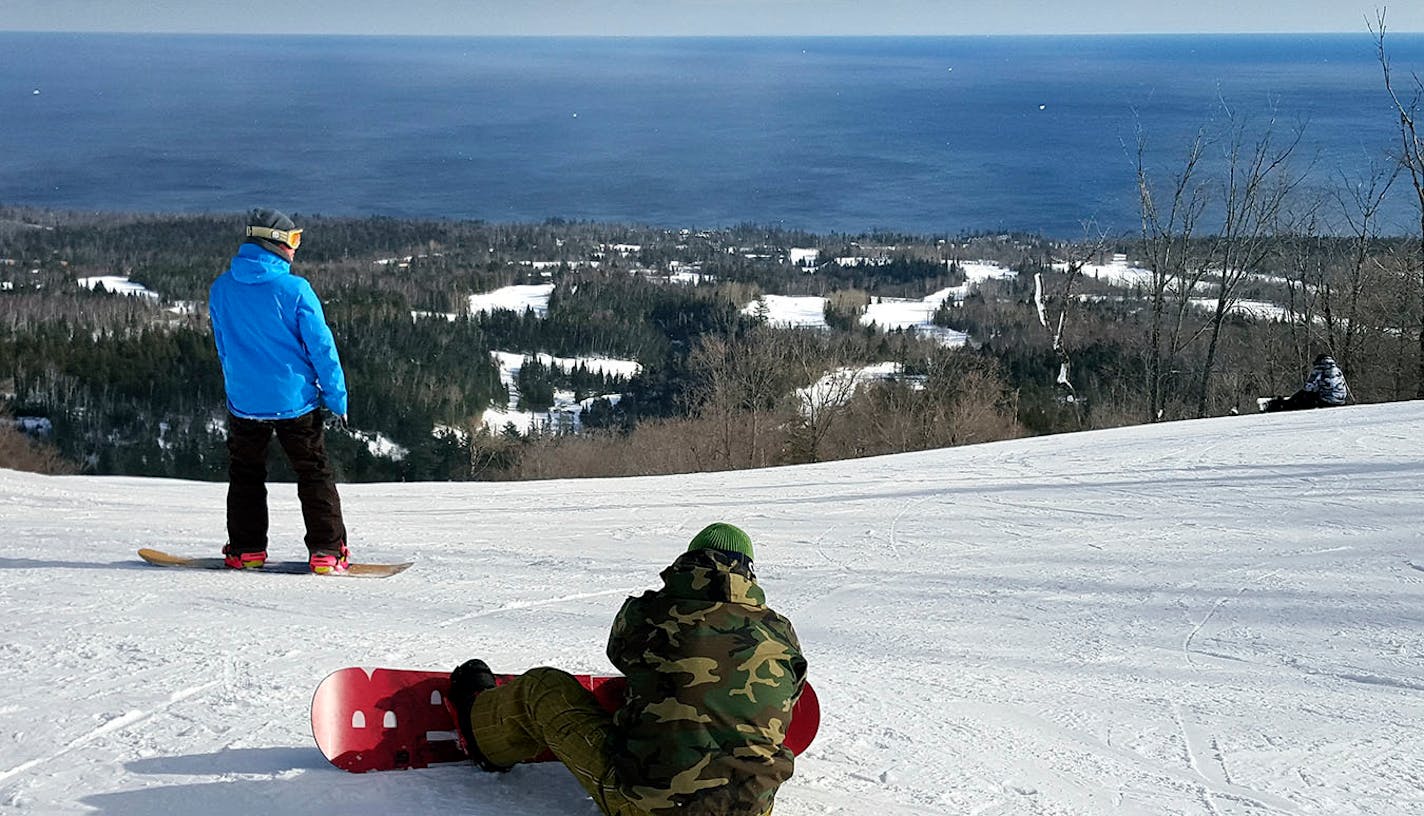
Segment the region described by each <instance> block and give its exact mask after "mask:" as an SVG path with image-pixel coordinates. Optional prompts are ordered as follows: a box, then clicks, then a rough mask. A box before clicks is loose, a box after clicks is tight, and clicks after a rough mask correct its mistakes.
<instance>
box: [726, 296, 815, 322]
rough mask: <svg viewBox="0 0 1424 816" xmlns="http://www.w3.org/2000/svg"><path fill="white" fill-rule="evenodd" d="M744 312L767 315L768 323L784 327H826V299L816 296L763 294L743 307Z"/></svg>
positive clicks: (755, 315) (758, 315)
mask: <svg viewBox="0 0 1424 816" xmlns="http://www.w3.org/2000/svg"><path fill="white" fill-rule="evenodd" d="M742 314H744V315H751V316H753V317H762V316H765V317H766V322H767V325H770V326H776V327H777V328H782V329H825V328H829V327H828V326H827V325H826V299H825V298H823V297H815V296H810V295H808V296H794V295H762V296H761V297H759V298H757V299H756V300H754V301H752V302H751V303H748V304H747V305H745V306H743V307H742Z"/></svg>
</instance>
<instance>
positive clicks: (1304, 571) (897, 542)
mask: <svg viewBox="0 0 1424 816" xmlns="http://www.w3.org/2000/svg"><path fill="white" fill-rule="evenodd" d="M1421 488H1424V404H1421V403H1407V404H1395V405H1386V406H1361V407H1350V408H1342V409H1335V410H1330V411H1316V412H1309V413H1303V414H1296V415H1272V416H1251V417H1237V418H1224V419H1212V420H1205V421H1197V422H1180V423H1172V424H1165V425H1159V426H1154V427H1142V428H1130V429H1122V430H1116V431H1107V432H1096V433H1084V434H1074V435H1065V436H1057V437H1045V438H1037V439H1029V440H1022V441H1016V442H1008V443H1001V444H993V445H981V446H976V447H968V448H959V449H952V450H940V451H932V452H925V453H919V454H911V455H902V456H892V457H884V458H877V459H866V460H860V461H851V462H838V463H831V464H824V465H815V466H806V467H796V468H783V469H775V470H763V471H753V472H742V473H729V474H703V475H694V476H677V477H669V478H646V479H620V480H587V481H569V482H535V483H522V484H386V485H348V486H344V487H343V497H344V500H345V503H346V512H347V518H348V524H349V527H350V529H351V535H352V539H353V547H354V550H355V552H356V553H357V555H359V556H360V557H362V558H363V559H366V560H405V559H413V560H414V561H415V562H416V565H415V566H414V567H413V568H412V569H410V570H409V571H407V572H406V573H404V574H402V575H399V576H396V577H394V578H391V579H387V580H358V579H333V578H318V577H312V576H279V575H252V574H227V573H207V572H180V571H167V572H165V571H161V570H159V569H157V568H153V567H147V566H144V565H142V564H141V563H140V562H138V561H137V559H136V558H135V556H134V550H136V549H137V548H139V547H141V546H153V547H159V548H163V549H167V550H170V551H174V552H179V553H191V554H211V553H216V551H217V550H218V548H219V546H220V545H221V543H222V540H223V533H222V524H223V495H224V487H223V486H222V485H217V484H198V483H183V482H174V481H158V480H146V479H129V478H83V477H71V478H45V477H38V476H33V475H28V474H20V473H16V472H13V471H5V470H0V620H3V621H4V624H5V630H6V631H5V633H4V635H3V636H0V746H3V747H2V748H0V812H3V813H6V814H9V813H25V814H29V813H45V814H49V813H91V812H95V813H104V814H166V813H182V814H201V815H202V816H251V814H262V815H263V816H282V815H283V814H308V813H341V814H373V816H374V815H375V814H380V815H381V816H386V815H387V814H436V813H438V814H442V816H445V815H448V814H488V815H489V816H494V815H495V814H500V815H501V816H544V815H545V814H575V815H578V814H585V815H590V814H594V813H595V812H596V811H595V810H594V808H593V806H592V804H591V803H590V802H589V801H588V800H587V799H586V798H584V797H583V796H582V794H581V792H580V791H579V789H578V788H577V786H576V785H575V784H574V783H573V781H572V778H571V777H569V776H568V775H567V774H566V773H565V772H564V771H563V769H562V768H561V767H559V766H558V765H542V766H526V767H521V768H518V769H516V770H515V771H514V772H512V773H509V774H506V775H503V776H497V777H492V776H486V775H482V774H480V773H477V772H475V771H474V770H472V769H471V768H468V767H464V766H446V767H441V768H432V769H427V770H423V771H409V772H404V773H386V774H368V775H361V776H357V775H349V774H346V773H343V772H341V771H338V770H335V769H333V768H331V767H329V766H328V765H327V764H326V763H325V761H324V760H323V759H322V757H321V755H320V754H319V753H317V751H316V749H315V748H314V747H313V746H312V742H311V736H310V733H309V731H308V720H307V714H308V705H309V696H310V694H311V691H312V689H313V688H314V687H315V686H316V684H317V682H318V681H319V680H320V679H321V678H322V677H323V676H324V675H325V674H326V673H327V672H329V671H331V670H333V669H335V668H338V667H341V666H346V665H384V666H405V667H427V668H445V667H450V666H453V665H455V664H456V663H458V662H459V661H461V660H463V659H464V658H466V657H470V656H474V655H481V656H484V657H485V658H487V659H488V660H489V662H490V663H491V664H493V665H494V666H495V667H497V668H499V669H503V670H519V669H523V668H526V667H530V666H534V665H539V664H542V663H550V664H554V665H559V666H562V667H565V668H568V669H570V670H574V671H583V672H603V671H607V670H608V669H609V666H608V664H607V662H606V659H605V658H604V656H603V645H604V641H605V638H606V633H607V627H608V624H609V622H610V620H611V618H612V615H613V613H614V612H615V611H616V609H617V607H618V604H619V603H620V601H621V599H622V598H623V596H624V595H625V594H628V593H632V592H637V591H641V590H642V589H643V588H645V587H648V586H651V585H653V584H654V583H655V581H656V574H657V572H658V571H659V570H660V569H661V567H662V566H663V565H664V564H665V562H667V561H669V560H671V559H672V558H673V557H674V556H675V555H676V554H677V553H678V552H679V551H680V550H681V549H682V546H683V545H684V543H685V542H686V540H687V539H688V538H689V537H690V536H691V535H692V534H693V533H695V532H696V531H697V529H699V528H700V527H701V526H702V525H703V524H705V523H707V522H710V521H713V520H718V519H722V520H727V521H732V522H735V523H737V524H740V525H742V526H744V527H745V528H746V529H747V530H748V531H750V532H751V534H752V535H753V537H754V538H755V540H756V542H757V553H758V555H759V559H758V562H757V563H758V565H759V573H760V577H761V579H762V583H763V586H764V587H765V588H766V591H767V594H768V597H769V600H770V602H771V604H772V605H773V606H774V607H776V608H777V609H778V610H780V611H782V612H784V613H786V614H787V615H788V616H789V617H790V618H791V619H792V620H793V621H794V622H795V624H796V626H797V629H798V630H799V632H800V635H801V639H802V643H803V645H804V647H805V651H806V655H807V657H808V659H809V661H810V665H811V669H810V672H811V677H812V679H813V681H814V682H815V684H816V686H817V688H818V689H819V691H820V696H821V701H822V705H823V709H824V713H825V720H824V723H823V726H822V729H821V733H820V736H819V738H818V739H817V741H816V743H815V745H813V746H812V748H811V749H810V750H809V752H807V754H806V755H805V756H804V757H802V758H801V759H800V760H798V762H797V770H796V776H795V778H794V779H792V780H791V781H790V782H789V783H788V784H787V785H786V786H785V787H784V788H783V789H782V792H781V794H780V796H779V798H778V801H777V808H776V812H777V816H809V815H810V814H847V815H848V816H855V815H858V814H866V816H906V815H908V814H936V815H938V814H981V815H983V814H1026V815H1027V814H1152V815H1153V816H1157V815H1158V814H1202V815H1203V816H1246V815H1247V814H1320V815H1321V816H1327V815H1328V816H1350V815H1351V814H1381V815H1382V816H1401V815H1402V814H1424V728H1421V727H1420V725H1421V723H1424V533H1421V531H1424V490H1422V489H1421ZM271 502H272V506H273V522H274V523H273V527H274V531H273V532H274V536H273V539H274V543H273V547H272V549H273V552H274V554H276V555H283V556H290V557H297V556H299V555H300V553H301V551H302V547H301V532H300V520H299V514H298V513H297V511H296V505H295V497H294V495H293V490H292V488H291V486H290V485H278V486H276V487H274V488H273V491H272V500H271Z"/></svg>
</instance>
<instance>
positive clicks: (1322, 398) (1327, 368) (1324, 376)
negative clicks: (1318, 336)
mask: <svg viewBox="0 0 1424 816" xmlns="http://www.w3.org/2000/svg"><path fill="white" fill-rule="evenodd" d="M1349 397H1350V389H1349V387H1348V386H1346V385H1345V375H1344V373H1342V372H1341V371H1340V367H1339V366H1338V365H1336V364H1335V358H1334V357H1331V356H1330V355H1329V354H1321V355H1320V356H1318V357H1316V358H1315V366H1314V367H1313V368H1312V369H1311V370H1310V378H1309V379H1307V380H1306V381H1305V385H1304V386H1303V387H1302V388H1301V389H1300V390H1299V391H1297V392H1295V393H1294V394H1291V395H1290V396H1289V397H1271V398H1270V399H1269V400H1267V401H1266V403H1265V405H1264V406H1262V408H1261V410H1263V411H1266V412H1268V413H1270V412H1275V411H1300V410H1303V409H1306V408H1331V407H1334V406H1337V405H1344V404H1345V400H1347V399H1349Z"/></svg>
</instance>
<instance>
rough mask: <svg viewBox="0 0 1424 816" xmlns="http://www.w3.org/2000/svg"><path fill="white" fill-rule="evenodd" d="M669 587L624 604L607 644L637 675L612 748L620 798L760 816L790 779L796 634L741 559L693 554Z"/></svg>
mask: <svg viewBox="0 0 1424 816" xmlns="http://www.w3.org/2000/svg"><path fill="white" fill-rule="evenodd" d="M662 578H663V588H662V589H660V590H657V591H656V592H653V591H649V592H645V593H643V594H642V595H641V596H639V597H636V598H629V599H628V600H627V601H626V602H625V603H624V604H623V608H622V609H621V610H619V612H618V618H617V619H616V620H615V621H614V622H613V632H612V634H610V635H609V638H608V658H609V659H610V660H612V661H613V665H615V666H617V667H618V669H619V670H620V671H622V672H623V674H625V675H627V677H628V693H627V694H628V696H627V699H626V700H625V701H624V704H623V707H622V708H621V709H619V711H618V712H617V714H615V715H614V726H615V735H614V740H615V743H614V745H612V746H611V747H612V748H613V749H614V757H615V758H614V766H615V767H616V768H617V770H618V774H619V784H620V786H621V788H622V792H623V794H624V795H625V796H627V797H628V798H629V800H631V801H632V802H633V803H635V804H636V805H637V806H638V807H639V808H640V809H642V810H644V811H646V812H647V813H650V814H653V815H654V816H671V814H680V815H682V814H685V815H686V816H703V815H704V814H705V815H706V816H711V815H712V814H717V816H759V814H762V813H765V812H766V811H767V810H768V809H769V808H770V807H771V805H772V799H773V797H774V796H775V795H776V788H777V786H779V785H780V784H781V783H782V782H783V781H785V780H786V779H787V778H788V777H790V776H791V772H792V762H793V760H792V755H791V752H790V751H789V750H787V749H786V748H785V747H784V746H783V745H782V740H783V739H784V738H785V733H786V724H787V722H788V721H789V719H790V715H791V709H792V707H793V706H794V705H795V703H796V698H797V697H799V696H800V694H801V688H802V686H803V685H804V683H805V680H806V660H805V659H804V658H803V657H802V656H801V646H800V644H799V643H798V642H797V640H796V632H795V630H793V629H792V628H791V622H790V621H788V620H787V619H785V618H783V617H781V616H780V615H778V614H776V613H775V612H773V611H772V610H771V609H769V608H767V606H766V596H765V595H763V593H762V591H761V587H758V586H757V585H756V579H755V577H754V576H753V575H752V573H751V569H750V568H749V567H748V566H747V565H746V564H745V562H741V561H740V560H739V559H737V558H736V557H735V556H729V555H727V554H725V553H722V552H719V551H716V550H694V551H692V552H689V553H685V554H683V555H682V556H681V557H679V558H678V559H677V560H676V561H674V562H673V563H672V566H670V567H668V568H667V569H665V570H663V573H662Z"/></svg>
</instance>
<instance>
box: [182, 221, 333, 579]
mask: <svg viewBox="0 0 1424 816" xmlns="http://www.w3.org/2000/svg"><path fill="white" fill-rule="evenodd" d="M301 243H302V230H300V229H297V226H296V224H294V223H292V220H291V219H290V218H288V217H287V216H285V215H283V214H282V213H280V212H278V211H276V210H267V209H258V210H253V211H252V212H251V213H250V217H249V218H248V226H247V240H246V241H245V242H244V243H243V244H242V246H240V247H238V250H237V255H236V257H234V258H233V259H232V264H231V266H229V267H228V270H227V271H226V272H225V273H223V274H222V275H221V276H219V277H218V279H217V280H216V281H215V282H214V283H213V286H212V290H211V291H210V292H209V295H208V313H209V315H210V316H211V318H212V324H213V338H214V340H215V341H216V343H217V348H218V359H219V360H220V361H221V362H222V370H223V384H224V386H225V388H226V390H227V409H228V439H227V450H228V490H227V538H228V540H227V545H226V546H225V547H223V556H224V562H225V563H226V564H227V566H229V567H231V568H233V569H254V568H259V567H261V566H262V565H263V564H265V563H266V561H267V485H266V482H267V448H268V445H269V444H270V442H271V440H272V436H273V434H275V435H276V437H277V442H278V443H279V444H280V445H281V446H282V451H283V453H285V454H286V456H287V461H288V462H289V463H290V464H291V466H292V470H293V471H294V472H295V473H296V475H297V497H298V499H299V500H300V501H301V505H302V520H303V521H304V522H305V524H306V545H307V551H308V563H309V564H310V566H311V570H312V572H316V573H337V572H344V571H345V570H346V567H347V562H348V559H349V553H348V551H347V548H346V525H345V523H344V522H343V521H342V517H341V497H340V496H339V495H338V494H337V492H336V482H335V479H334V477H333V475H332V471H331V465H330V463H329V462H328V461H327V456H326V442H325V438H324V435H323V427H322V410H321V409H322V406H325V408H326V409H327V410H328V411H330V412H331V413H332V414H334V415H336V416H337V417H339V418H340V420H341V422H342V424H345V422H346V377H345V374H344V373H343V372H342V370H341V360H340V358H339V357H338V355H337V352H336V343H335V341H333V340H332V337H331V330H330V329H329V328H328V327H327V325H326V316H325V315H324V314H323V312H322V309H321V301H319V300H317V297H316V293H315V292H313V291H312V288H311V285H310V284H308V283H307V282H306V280H305V279H303V278H300V277H297V276H296V275H294V274H292V268H291V265H292V260H293V259H294V258H295V257H296V251H297V248H298V247H299V246H301Z"/></svg>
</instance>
